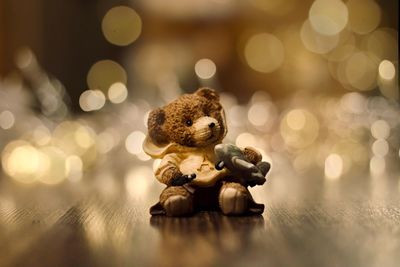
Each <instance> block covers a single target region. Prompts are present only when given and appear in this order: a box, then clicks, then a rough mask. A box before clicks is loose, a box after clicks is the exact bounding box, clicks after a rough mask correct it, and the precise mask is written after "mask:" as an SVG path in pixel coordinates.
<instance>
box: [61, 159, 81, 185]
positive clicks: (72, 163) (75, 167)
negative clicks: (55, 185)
mask: <svg viewBox="0 0 400 267" xmlns="http://www.w3.org/2000/svg"><path fill="white" fill-rule="evenodd" d="M82 170H83V163H82V160H81V158H80V157H78V156H76V155H71V156H68V157H67V158H66V160H65V176H66V177H67V178H68V179H69V180H70V181H71V182H78V181H80V180H81V179H82Z"/></svg>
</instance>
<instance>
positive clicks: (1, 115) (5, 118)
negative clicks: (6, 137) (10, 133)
mask: <svg viewBox="0 0 400 267" xmlns="http://www.w3.org/2000/svg"><path fill="white" fill-rule="evenodd" d="M14 122H15V117H14V114H13V113H12V112H11V111H9V110H4V111H2V112H0V127H1V128H2V129H4V130H8V129H10V128H11V127H13V125H14Z"/></svg>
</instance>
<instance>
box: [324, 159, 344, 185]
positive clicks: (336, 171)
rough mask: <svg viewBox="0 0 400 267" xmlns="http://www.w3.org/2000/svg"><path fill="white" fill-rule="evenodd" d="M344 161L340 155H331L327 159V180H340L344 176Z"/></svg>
mask: <svg viewBox="0 0 400 267" xmlns="http://www.w3.org/2000/svg"><path fill="white" fill-rule="evenodd" d="M342 171H343V160H342V158H341V157H340V155H338V154H330V155H329V156H328V157H327V158H326V159H325V177H326V178H327V179H338V178H339V177H340V176H341V175H342Z"/></svg>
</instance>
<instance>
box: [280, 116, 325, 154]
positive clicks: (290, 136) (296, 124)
mask: <svg viewBox="0 0 400 267" xmlns="http://www.w3.org/2000/svg"><path fill="white" fill-rule="evenodd" d="M280 131H281V135H282V137H283V139H284V141H285V143H286V144H287V145H288V146H289V147H292V148H304V147H307V146H309V145H310V144H312V143H313V142H314V141H315V140H316V138H317V137H318V135H319V123H318V120H317V118H316V117H315V116H314V115H313V114H312V113H310V112H309V111H307V110H305V109H293V110H291V111H289V112H288V113H287V114H286V115H285V116H284V118H283V119H282V120H281V123H280Z"/></svg>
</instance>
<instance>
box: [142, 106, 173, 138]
mask: <svg viewBox="0 0 400 267" xmlns="http://www.w3.org/2000/svg"><path fill="white" fill-rule="evenodd" d="M165 119H166V118H165V112H164V110H163V109H161V108H157V109H155V110H152V111H151V112H150V114H149V119H148V120H147V128H148V129H149V136H150V138H151V139H152V140H153V142H155V143H156V144H165V143H168V136H167V135H166V134H165V132H164V131H163V129H162V126H163V124H164V122H165Z"/></svg>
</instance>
